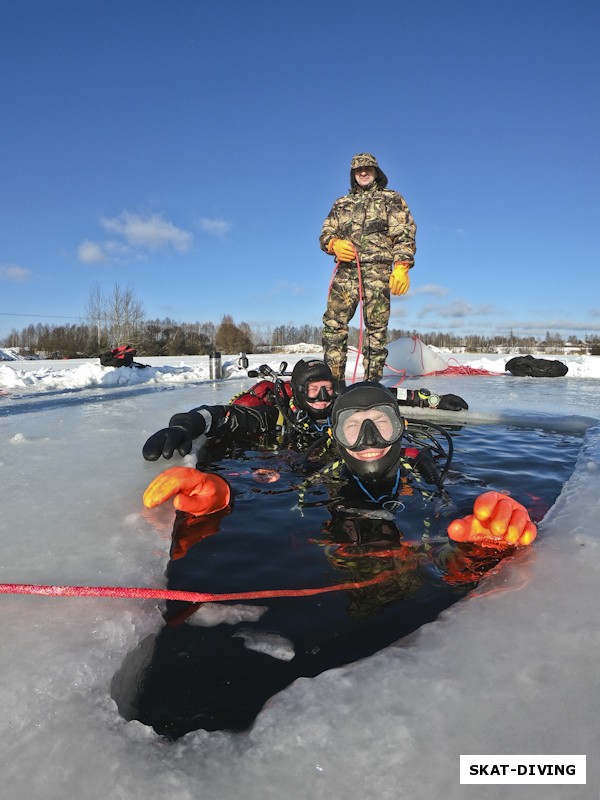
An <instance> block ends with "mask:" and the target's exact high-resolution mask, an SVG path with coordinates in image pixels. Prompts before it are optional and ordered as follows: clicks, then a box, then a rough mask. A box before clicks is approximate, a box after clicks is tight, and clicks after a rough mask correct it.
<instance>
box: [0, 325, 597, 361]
mask: <svg viewBox="0 0 600 800" xmlns="http://www.w3.org/2000/svg"><path fill="white" fill-rule="evenodd" d="M405 336H418V337H419V339H421V341H422V342H424V343H425V344H430V345H433V346H435V347H440V348H447V349H450V350H456V351H459V350H461V349H462V350H464V351H466V352H468V353H489V352H496V351H509V350H510V351H513V352H521V353H530V352H533V351H537V352H539V351H540V350H541V351H544V352H548V353H562V352H564V349H565V347H568V348H569V350H570V351H571V352H580V353H592V354H593V355H600V337H598V336H591V337H589V338H588V339H587V341H586V342H582V341H581V340H572V339H570V340H568V341H565V340H563V339H562V338H561V337H560V336H559V335H557V334H551V333H549V332H548V333H547V334H546V337H545V338H544V339H538V338H536V337H534V336H515V335H514V334H513V333H510V334H508V335H504V336H502V335H497V336H479V335H471V336H457V335H455V334H452V333H441V332H439V331H429V332H426V331H417V330H403V329H399V328H392V329H390V331H389V335H388V338H389V340H390V341H393V340H394V339H399V338H401V337H405ZM358 338H359V331H358V328H351V329H350V336H349V343H350V345H351V346H356V345H357V344H358ZM300 342H305V343H307V344H314V345H320V344H321V327H320V326H317V325H300V326H296V325H278V326H277V327H275V328H273V329H270V328H264V329H263V328H261V329H256V328H254V329H253V328H252V327H251V326H250V325H249V324H248V323H246V322H240V323H235V322H234V320H233V318H232V317H231V316H229V315H226V316H224V317H223V319H222V320H221V322H220V323H219V324H217V325H215V324H214V323H213V322H192V323H190V322H175V321H174V320H172V319H170V318H168V317H167V318H166V319H162V320H160V319H155V320H146V321H140V320H137V321H136V323H135V325H129V326H127V325H126V326H123V325H121V326H117V327H111V326H109V325H103V324H101V323H100V322H95V323H85V324H80V325H46V324H37V325H28V326H27V327H25V328H23V329H22V330H20V331H17V330H13V331H11V333H10V334H9V335H8V336H7V337H5V338H4V340H3V341H2V342H0V346H2V347H18V348H20V350H21V352H22V353H24V354H31V355H43V356H45V357H48V358H90V357H94V356H97V355H99V354H100V353H102V352H105V351H106V350H109V349H111V348H113V347H115V346H116V345H118V344H130V345H132V346H134V347H135V348H136V349H137V352H138V355H139V356H180V355H204V354H208V353H211V352H213V351H215V350H217V351H219V352H221V353H240V352H244V353H256V352H269V351H270V350H281V349H285V348H286V347H287V346H289V345H295V344H298V343H300Z"/></svg>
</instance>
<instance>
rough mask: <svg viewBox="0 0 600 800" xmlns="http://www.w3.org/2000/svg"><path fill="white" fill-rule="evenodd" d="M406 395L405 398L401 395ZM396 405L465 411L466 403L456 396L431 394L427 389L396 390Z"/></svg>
mask: <svg viewBox="0 0 600 800" xmlns="http://www.w3.org/2000/svg"><path fill="white" fill-rule="evenodd" d="M404 393H406V397H403V396H402V395H403V394H404ZM398 405H400V406H412V407H413V408H415V407H416V408H439V409H441V410H442V411H465V410H467V409H468V408H469V406H468V405H467V403H466V401H465V400H463V399H462V397H459V396H458V395H457V394H441V395H440V394H433V393H432V392H430V391H429V389H404V390H402V389H398Z"/></svg>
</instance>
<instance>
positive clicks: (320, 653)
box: [113, 425, 581, 739]
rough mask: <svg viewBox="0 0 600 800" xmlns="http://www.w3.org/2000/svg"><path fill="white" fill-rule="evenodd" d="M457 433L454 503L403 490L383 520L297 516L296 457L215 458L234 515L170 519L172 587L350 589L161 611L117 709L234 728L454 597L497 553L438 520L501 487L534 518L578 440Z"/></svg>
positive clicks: (160, 724) (183, 729) (314, 508)
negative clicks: (459, 537) (453, 533)
mask: <svg viewBox="0 0 600 800" xmlns="http://www.w3.org/2000/svg"><path fill="white" fill-rule="evenodd" d="M452 435H453V439H454V446H455V454H454V461H453V465H452V468H451V470H450V474H449V477H448V480H447V484H446V488H447V490H448V493H449V495H450V497H451V501H450V502H448V501H447V500H446V501H443V500H442V499H440V498H437V499H433V500H432V499H426V498H424V497H423V496H422V495H421V494H420V493H419V492H411V491H410V488H407V490H406V493H405V494H404V496H403V497H402V501H403V502H402V506H401V507H400V511H399V512H398V513H397V514H396V516H395V518H393V519H376V518H372V517H367V516H361V515H357V514H344V513H342V514H339V513H334V514H333V515H332V513H331V512H330V509H329V508H328V505H327V504H325V503H320V502H315V503H312V504H311V503H309V504H307V506H306V507H304V508H303V509H302V510H299V509H298V508H297V488H298V485H299V484H300V483H302V480H303V476H302V474H301V473H300V471H299V468H298V466H299V464H300V461H301V457H300V456H298V455H296V454H294V453H289V452H284V453H281V452H277V451H268V452H259V451H256V450H254V451H242V450H240V449H236V451H235V453H231V452H230V453H227V454H225V456H224V457H221V458H220V459H218V460H216V461H214V462H213V469H215V470H218V471H219V472H220V474H222V475H224V476H226V477H227V479H228V480H229V481H230V483H231V485H232V487H233V490H234V494H235V506H234V508H233V510H232V511H231V513H230V512H229V511H225V512H221V513H219V514H214V515H211V516H210V517H204V518H200V519H197V518H189V517H186V516H185V515H181V514H179V515H178V516H177V518H176V521H175V525H174V529H173V535H172V546H171V557H170V560H169V563H168V565H167V571H166V575H167V584H168V587H169V588H171V589H187V590H192V591H203V592H214V593H223V592H240V591H252V590H258V589H302V588H306V587H316V586H325V585H330V584H339V583H347V582H350V581H352V582H356V583H358V584H359V586H358V587H357V588H354V589H351V590H349V591H343V592H333V593H331V594H322V595H318V596H314V597H291V598H281V599H271V600H260V601H255V602H249V601H244V603H243V604H242V603H230V604H227V605H224V606H221V607H219V608H213V609H212V610H211V612H210V613H207V611H206V610H207V606H203V607H201V606H200V605H199V604H190V603H174V602H171V603H167V605H166V610H165V622H166V624H165V626H164V627H163V629H162V630H161V631H160V632H159V634H158V636H157V637H151V638H150V639H149V640H146V641H145V642H144V643H143V644H142V645H141V646H140V647H139V648H138V649H137V650H136V651H135V652H133V653H131V654H130V655H129V656H128V657H127V658H126V659H125V662H124V663H123V665H122V668H121V670H120V671H119V673H118V674H117V675H115V678H114V681H113V697H114V698H115V700H116V701H117V703H118V705H119V709H120V711H121V714H122V715H123V716H124V717H125V718H127V719H138V720H140V721H142V722H144V723H146V724H148V725H151V726H152V727H154V729H155V730H156V731H157V732H158V733H160V734H162V735H164V736H166V737H169V738H171V739H176V738H178V737H180V736H182V735H184V734H185V733H187V732H189V731H192V730H196V729H198V728H204V729H206V730H219V729H228V730H244V729H246V728H248V727H249V726H250V725H251V724H252V722H253V721H254V719H255V718H256V716H257V714H258V713H259V712H260V709H261V708H262V707H263V705H264V703H265V702H266V701H267V700H268V699H269V698H270V697H272V696H273V695H274V694H275V693H277V692H278V691H280V690H281V689H283V688H284V687H285V686H288V685H289V684H290V683H292V681H294V680H295V679H296V678H298V677H301V676H304V677H311V676H315V675H318V674H319V673H321V672H323V671H324V670H327V669H331V668H333V667H336V666H340V665H342V664H347V663H350V662H352V661H355V660H357V659H360V658H365V657H367V656H369V655H371V654H372V653H374V652H376V651H378V650H380V649H381V648H383V647H385V646H387V645H389V644H391V643H393V642H395V641H397V640H398V639H400V638H402V637H403V636H405V635H407V634H408V633H411V632H412V631H414V630H416V629H417V628H419V627H420V626H421V625H423V624H424V623H426V622H429V621H432V620H434V619H435V618H436V617H437V616H438V615H439V613H440V612H441V611H442V610H443V609H445V608H447V607H448V606H449V605H451V604H452V603H454V602H456V601H457V600H459V599H461V598H462V597H464V596H465V595H466V594H467V593H468V592H469V591H470V590H471V589H473V588H474V587H475V586H476V585H477V583H478V581H479V579H480V578H481V576H482V575H483V574H485V572H487V571H488V570H490V569H491V568H493V567H494V566H496V564H497V563H498V561H499V558H500V556H499V555H498V554H496V553H495V552H494V551H491V550H489V549H486V548H480V547H476V546H474V545H456V544H454V543H450V542H449V540H448V539H447V536H446V533H445V531H446V527H447V525H448V522H449V521H450V520H451V519H454V518H455V517H457V516H463V515H465V514H467V513H469V512H470V511H471V508H472V503H473V500H474V499H475V497H476V496H477V495H478V494H479V493H480V492H481V491H487V490H490V489H491V490H496V491H501V492H509V493H510V494H511V495H512V496H513V497H514V498H515V499H516V500H518V501H519V502H522V503H523V504H524V505H526V506H527V508H528V509H530V514H531V516H532V518H533V519H534V520H535V521H539V520H540V519H541V518H542V517H543V515H544V514H545V512H546V511H547V509H548V508H549V507H550V506H551V505H552V504H553V502H554V500H555V499H556V497H557V495H558V494H559V492H560V489H561V486H562V484H563V483H564V482H565V480H566V479H567V478H568V477H569V475H570V474H571V472H572V470H573V466H574V463H575V459H576V457H577V452H578V450H579V447H580V445H581V439H580V438H579V437H577V436H574V435H564V434H563V435H561V434H556V433H549V432H545V431H540V430H536V431H531V430H522V429H511V428H501V427H491V426H485V425H482V426H465V427H462V428H456V429H454V430H453V431H452ZM232 456H235V457H232ZM265 470H268V472H265ZM267 475H268V476H269V480H268V481H267V480H266V476H267ZM319 492H320V493H321V494H322V495H324V490H323V489H320V490H319V489H318V490H317V495H319ZM536 546H542V547H543V541H539V540H538V543H537V544H536ZM503 555H506V552H505V553H504V554H503ZM365 582H368V585H362V586H361V585H360V584H361V583H365Z"/></svg>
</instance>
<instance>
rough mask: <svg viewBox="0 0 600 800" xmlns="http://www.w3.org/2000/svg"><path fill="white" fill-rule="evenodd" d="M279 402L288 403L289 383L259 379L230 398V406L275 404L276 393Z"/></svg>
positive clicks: (290, 395) (290, 390)
mask: <svg viewBox="0 0 600 800" xmlns="http://www.w3.org/2000/svg"><path fill="white" fill-rule="evenodd" d="M278 394H279V402H280V403H283V404H284V405H285V406H287V405H288V403H289V401H290V400H291V397H292V387H291V385H290V384H289V383H283V382H280V381H278V382H277V384H274V383H273V381H267V380H265V381H259V382H258V383H255V384H254V386H253V387H252V388H251V389H248V390H247V391H245V392H242V393H241V394H238V395H236V396H235V397H234V398H233V399H232V400H231V403H230V404H231V405H232V406H250V407H253V406H276V405H277V395H278Z"/></svg>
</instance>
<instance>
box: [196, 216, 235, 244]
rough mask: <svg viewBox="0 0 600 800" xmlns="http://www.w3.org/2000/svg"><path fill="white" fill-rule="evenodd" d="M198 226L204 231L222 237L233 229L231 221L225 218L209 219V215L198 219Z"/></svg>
mask: <svg viewBox="0 0 600 800" xmlns="http://www.w3.org/2000/svg"><path fill="white" fill-rule="evenodd" d="M198 227H199V228H200V230H201V231H203V232H204V233H210V234H212V235H213V236H217V237H218V238H219V239H222V238H223V236H225V234H226V233H229V231H230V230H231V223H230V222H227V220H225V219H209V218H208V217H202V218H201V219H199V220H198Z"/></svg>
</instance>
